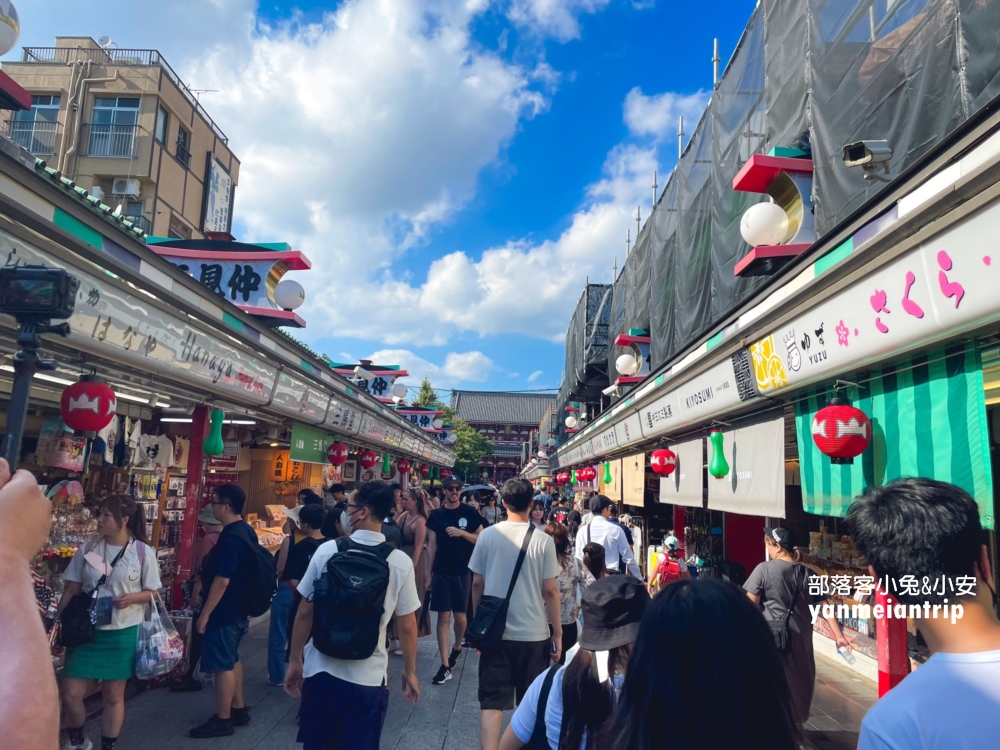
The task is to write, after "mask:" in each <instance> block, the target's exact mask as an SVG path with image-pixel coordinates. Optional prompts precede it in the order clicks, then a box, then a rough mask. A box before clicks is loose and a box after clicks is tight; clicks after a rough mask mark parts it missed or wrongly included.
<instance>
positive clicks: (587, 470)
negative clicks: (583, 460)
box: [576, 466, 597, 482]
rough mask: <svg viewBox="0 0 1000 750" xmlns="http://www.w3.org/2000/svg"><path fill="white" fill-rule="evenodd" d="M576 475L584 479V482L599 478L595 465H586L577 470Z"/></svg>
mask: <svg viewBox="0 0 1000 750" xmlns="http://www.w3.org/2000/svg"><path fill="white" fill-rule="evenodd" d="M576 476H577V477H578V478H579V479H581V480H583V481H584V482H593V481H594V480H595V479H597V469H595V468H594V467H593V466H584V467H583V468H582V469H580V470H579V471H578V472H576Z"/></svg>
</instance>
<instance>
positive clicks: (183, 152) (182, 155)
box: [177, 143, 191, 168]
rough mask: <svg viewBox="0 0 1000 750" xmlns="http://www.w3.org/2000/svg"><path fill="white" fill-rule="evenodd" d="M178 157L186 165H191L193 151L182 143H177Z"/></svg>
mask: <svg viewBox="0 0 1000 750" xmlns="http://www.w3.org/2000/svg"><path fill="white" fill-rule="evenodd" d="M177 159H178V160H179V161H180V163H181V164H183V165H184V166H185V167H188V168H190V167H191V152H190V151H188V150H187V149H186V148H184V147H183V146H182V145H181V144H179V143H178V144H177Z"/></svg>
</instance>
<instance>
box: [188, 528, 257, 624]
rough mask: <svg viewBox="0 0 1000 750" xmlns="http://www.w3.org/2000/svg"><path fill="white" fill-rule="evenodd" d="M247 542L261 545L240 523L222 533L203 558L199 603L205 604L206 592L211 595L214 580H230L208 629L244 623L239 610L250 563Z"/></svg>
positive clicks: (213, 613) (209, 619) (250, 530)
mask: <svg viewBox="0 0 1000 750" xmlns="http://www.w3.org/2000/svg"><path fill="white" fill-rule="evenodd" d="M247 542H250V543H251V544H260V542H259V541H258V540H257V534H256V532H255V531H254V530H253V528H252V527H251V526H250V524H248V523H247V522H246V521H244V520H243V519H240V520H239V521H235V522H234V523H231V524H229V525H228V526H226V527H225V528H224V529H223V530H222V533H221V534H219V541H218V542H216V544H215V546H214V547H213V548H212V551H211V552H209V553H208V556H207V557H206V558H205V562H204V563H203V565H202V570H203V571H204V572H203V577H202V580H203V582H204V583H203V585H202V590H201V592H202V593H201V597H202V603H204V602H205V601H207V600H208V592H209V591H211V589H212V582H213V581H214V580H215V578H216V577H217V576H218V577H219V578H228V579H229V585H228V586H227V587H226V592H225V593H224V594H223V595H222V599H220V600H219V603H218V605H217V606H216V607H215V609H214V610H212V614H211V616H209V618H208V625H209V627H217V626H221V625H235V624H236V623H238V622H242V621H243V620H245V619H247V616H246V615H245V614H243V610H242V608H241V607H240V594H241V593H242V591H243V587H244V586H245V585H246V575H247V569H248V568H249V565H250V562H251V559H250V554H251V551H250V548H249V547H247Z"/></svg>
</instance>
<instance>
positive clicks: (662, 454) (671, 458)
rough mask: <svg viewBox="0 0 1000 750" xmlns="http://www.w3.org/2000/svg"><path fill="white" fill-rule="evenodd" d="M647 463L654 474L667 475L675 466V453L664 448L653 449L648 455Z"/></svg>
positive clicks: (672, 471)
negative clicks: (651, 453)
mask: <svg viewBox="0 0 1000 750" xmlns="http://www.w3.org/2000/svg"><path fill="white" fill-rule="evenodd" d="M649 465H650V466H651V467H652V469H653V471H654V472H655V473H656V474H659V475H660V476H661V477H669V476H670V475H671V474H673V473H674V469H676V468H677V454H676V453H674V452H673V451H671V450H667V449H666V448H661V449H660V450H658V451H653V455H652V456H650V457H649Z"/></svg>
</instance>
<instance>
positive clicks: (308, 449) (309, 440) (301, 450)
mask: <svg viewBox="0 0 1000 750" xmlns="http://www.w3.org/2000/svg"><path fill="white" fill-rule="evenodd" d="M334 441H335V438H334V437H333V435H331V434H330V433H328V432H326V431H324V430H318V429H316V428H315V427H312V426H310V425H305V424H302V423H301V422H292V443H291V446H290V448H289V454H290V458H291V460H292V461H302V462H303V463H307V464H324V465H325V464H328V463H329V462H330V461H329V459H327V457H326V449H327V448H329V447H330V444H331V443H333V442H334Z"/></svg>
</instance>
